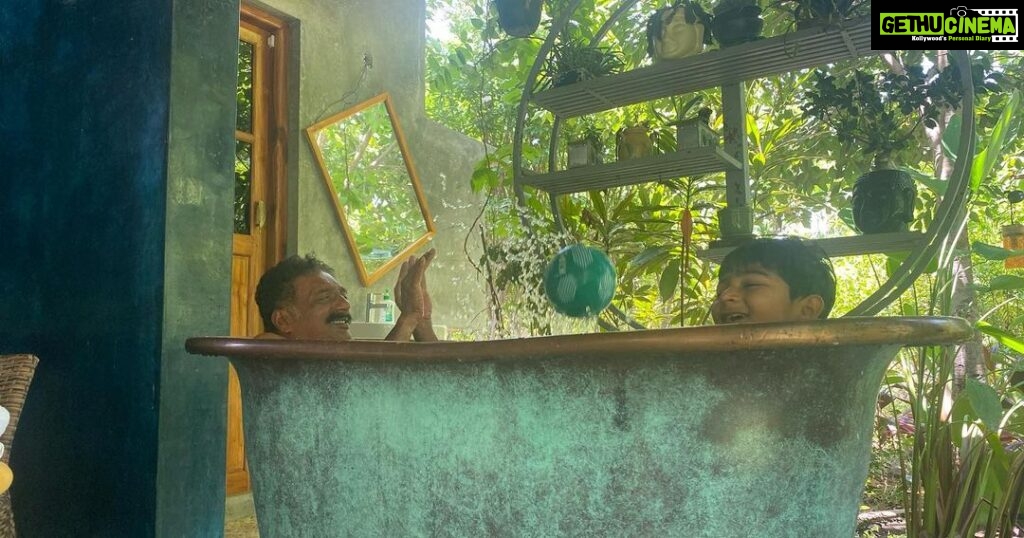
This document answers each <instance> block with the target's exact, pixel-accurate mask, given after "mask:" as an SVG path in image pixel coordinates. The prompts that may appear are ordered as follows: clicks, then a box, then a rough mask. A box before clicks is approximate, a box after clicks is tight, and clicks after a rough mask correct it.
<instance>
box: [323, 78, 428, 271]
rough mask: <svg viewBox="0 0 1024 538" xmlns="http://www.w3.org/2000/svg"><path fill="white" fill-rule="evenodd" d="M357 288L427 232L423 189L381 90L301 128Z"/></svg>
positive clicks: (407, 252) (416, 245) (408, 250)
mask: <svg viewBox="0 0 1024 538" xmlns="http://www.w3.org/2000/svg"><path fill="white" fill-rule="evenodd" d="M306 136H307V138H308V139H309V143H310V145H311V146H312V148H313V154H314V155H315V156H316V161H317V164H318V165H319V166H320V172H321V176H322V177H323V179H324V182H325V183H326V184H327V190H328V192H330V195H331V200H332V201H333V202H334V209H335V213H336V214H337V215H338V220H339V221H340V222H341V227H342V229H344V231H345V240H346V241H347V242H348V246H349V251H350V252H351V253H352V259H353V260H355V264H356V268H357V269H358V271H359V279H360V281H362V283H363V285H364V286H370V285H372V284H373V283H374V282H376V281H377V280H378V279H380V277H381V276H383V275H384V273H387V272H388V271H389V270H391V269H392V268H393V267H395V266H396V265H398V264H400V263H401V262H402V261H403V260H404V259H406V258H408V257H409V255H410V254H412V253H413V252H415V251H416V249H418V248H419V247H421V246H423V245H424V244H425V243H426V242H427V241H429V240H430V238H431V237H433V236H434V223H433V219H431V217H430V210H429V209H427V201H426V199H425V198H424V196H423V188H422V187H421V186H420V180H419V178H418V177H417V176H416V168H415V167H414V166H413V163H412V158H411V157H410V155H409V150H408V148H407V147H406V144H405V136H404V135H403V134H402V129H401V127H400V126H399V123H398V116H396V115H395V111H394V108H393V107H392V105H391V97H390V96H389V95H388V94H387V93H386V92H385V93H382V94H380V95H378V96H376V97H373V98H371V99H369V100H367V101H364V102H362V103H359V104H358V105H356V106H354V107H352V108H349V109H347V110H343V111H341V112H339V113H337V114H335V115H333V116H331V117H329V118H327V119H325V120H323V121H320V122H318V123H316V124H314V125H311V126H310V127H308V128H307V129H306Z"/></svg>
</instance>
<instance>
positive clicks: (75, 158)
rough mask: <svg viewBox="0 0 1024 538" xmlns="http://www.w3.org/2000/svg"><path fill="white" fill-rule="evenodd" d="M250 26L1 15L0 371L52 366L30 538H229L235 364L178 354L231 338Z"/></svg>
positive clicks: (216, 9) (40, 402)
mask: <svg viewBox="0 0 1024 538" xmlns="http://www.w3.org/2000/svg"><path fill="white" fill-rule="evenodd" d="M233 4H234V5H233ZM236 24H237V3H233V2H230V1H228V2H224V1H217V0H175V1H173V2H172V1H171V0H125V1H121V2H109V1H107V0H77V1H62V2H57V1H49V0H20V1H19V2H5V3H3V5H2V6H0V36H2V37H0V72H2V73H3V76H2V77H0V136H2V139H3V140H4V143H3V144H2V145H0V162H2V163H4V173H3V176H2V179H0V234H2V237H3V241H2V242H0V260H3V261H2V262H0V295H2V296H3V298H4V299H3V301H0V353H6V352H15V351H21V352H30V353H35V354H37V355H38V356H39V357H40V363H39V366H38V369H37V372H36V377H35V380H34V382H33V385H32V387H31V390H30V392H29V394H28V399H27V402H26V405H25V409H24V411H23V414H22V417H21V423H20V424H19V428H18V432H17V438H16V441H15V444H14V447H13V449H12V453H11V455H12V467H13V469H14V472H15V483H14V486H13V490H12V493H13V502H14V511H15V514H16V521H17V524H18V530H19V532H20V535H21V536H29V537H31V536H44V537H52V536H104V537H106V536H131V537H144V536H155V535H156V536H204V535H205V536H209V535H215V533H219V532H220V531H219V529H220V528H222V516H223V494H224V493H223V459H224V399H225V398H224V385H225V383H226V373H225V365H224V363H223V362H222V361H201V360H198V359H195V358H192V357H188V356H186V355H185V354H184V352H183V350H182V343H183V340H184V335H186V334H193V333H208V332H225V331H226V329H227V300H228V288H227V284H226V281H225V280H224V277H223V276H222V275H223V274H229V267H230V265H229V264H230V235H226V236H224V233H226V232H227V231H228V230H230V222H231V220H230V219H231V216H230V209H229V208H230V189H231V188H232V183H231V176H230V163H231V154H232V151H233V142H232V133H233V83H232V84H228V85H227V86H226V87H223V88H222V87H220V86H221V83H223V82H225V81H233V79H234V71H235V66H234V54H235V53H234V51H233V50H229V49H228V48H225V47H232V46H234V45H233V43H234V39H235V38H234V35H235V29H234V28H235V25H236ZM223 32H227V34H226V35H225V34H224V33H223ZM207 46H209V47H213V48H216V49H217V50H218V51H219V53H218V54H215V55H213V57H210V56H204V55H201V54H198V53H197V51H199V50H203V49H206V48H207ZM172 65H173V66H174V67H173V69H172ZM172 88H173V89H172ZM186 111H187V112H186ZM224 171H227V172H228V173H224ZM222 208H223V209H222ZM218 230H219V232H218ZM214 477H216V478H217V479H216V480H212V478H214Z"/></svg>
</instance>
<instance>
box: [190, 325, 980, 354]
mask: <svg viewBox="0 0 1024 538" xmlns="http://www.w3.org/2000/svg"><path fill="white" fill-rule="evenodd" d="M974 331H975V329H974V327H973V326H972V325H971V324H970V323H969V322H968V321H967V320H965V319H962V318H956V317H945V316H896V317H843V318H835V319H827V320H815V321H802V322H780V323H756V324H755V323H750V324H735V325H708V326H700V327H682V328H672V329H649V330H639V331H622V332H607V333H589V334H571V335H555V336H536V337H528V338H510V339H502V340H486V341H466V342H463V341H443V342H390V341H380V340H374V341H366V340H353V341H349V342H328V341H311V340H283V339H281V340H277V339H253V338H240V337H225V336H202V337H193V338H189V339H187V340H186V342H185V350H186V351H188V352H189V353H192V354H194V355H206V356H216V357H228V358H246V359H261V358H262V359H267V358H274V359H296V360H299V359H314V360H334V361H342V362H411V363H435V362H486V361H492V362H493V361H512V360H524V359H528V360H542V359H544V358H547V357H554V356H557V357H573V356H577V357H578V356H587V355H593V354H597V353H599V354H600V356H602V357H605V358H614V357H635V356H636V352H637V351H638V350H643V352H644V353H675V354H684V353H700V352H725V351H740V350H743V351H746V350H771V349H793V348H813V347H836V346H867V345H894V344H895V345H899V346H901V347H914V346H923V345H943V344H956V343H960V342H963V341H965V340H968V339H969V338H970V337H971V336H972V335H973V334H974Z"/></svg>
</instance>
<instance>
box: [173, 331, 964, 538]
mask: <svg viewBox="0 0 1024 538" xmlns="http://www.w3.org/2000/svg"><path fill="white" fill-rule="evenodd" d="M970 334H971V327H970V325H969V324H968V323H966V322H965V321H963V320H958V319H952V318H859V319H858V318H845V319H836V320H829V321H825V322H814V323H785V324H770V325H736V326H725V327H698V328H687V329H668V330H653V331H638V332H629V333H604V334H595V335H577V336H559V337H545V338H530V339H522V340H505V341H495V342H462V343H431V344H412V343H393V342H352V343H344V344H335V343H313V342H303V343H298V342H290V341H273V340H242V339H229V338H196V339H191V340H189V342H188V344H187V347H188V349H189V350H190V351H192V352H193V353H202V354H211V355H224V356H228V357H230V358H231V362H232V364H234V366H235V367H236V368H237V370H238V374H239V379H240V381H241V386H242V398H243V411H244V417H245V418H244V426H245V441H246V450H247V454H248V461H249V468H250V472H251V477H252V484H253V494H254V496H255V501H256V507H257V518H258V520H259V526H260V532H261V535H262V536H268V537H283V536H296V537H312V536H473V537H476V536H685V537H698V536H707V537H724V536H729V537H733V536H763V537H783V536H814V537H837V538H848V537H851V536H853V534H854V526H855V515H856V513H857V507H858V503H859V500H860V493H861V490H862V487H863V485H864V480H865V477H866V475H867V466H868V459H869V456H870V439H871V428H872V417H873V409H874V405H875V401H876V396H877V392H878V389H879V386H880V383H881V380H882V376H883V374H884V372H885V369H886V366H887V365H888V363H889V361H890V360H891V359H892V357H893V356H894V355H895V353H896V351H897V349H898V348H899V347H900V346H901V345H922V344H944V343H953V342H958V341H962V340H964V339H966V338H968V337H969V336H970Z"/></svg>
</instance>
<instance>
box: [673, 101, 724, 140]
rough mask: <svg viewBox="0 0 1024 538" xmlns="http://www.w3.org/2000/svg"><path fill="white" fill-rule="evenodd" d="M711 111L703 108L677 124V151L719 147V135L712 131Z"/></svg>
mask: <svg viewBox="0 0 1024 538" xmlns="http://www.w3.org/2000/svg"><path fill="white" fill-rule="evenodd" d="M710 122H711V109H710V108H708V107H702V108H701V109H700V110H698V111H697V114H696V115H694V116H693V117H690V118H685V119H682V120H679V121H676V122H673V125H675V126H676V149H677V150H684V149H693V148H703V147H707V146H717V145H718V133H716V132H715V131H714V130H713V129H711V124H710Z"/></svg>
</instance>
